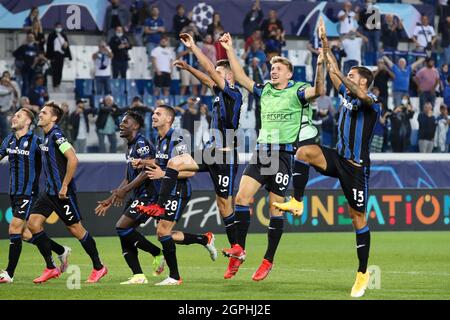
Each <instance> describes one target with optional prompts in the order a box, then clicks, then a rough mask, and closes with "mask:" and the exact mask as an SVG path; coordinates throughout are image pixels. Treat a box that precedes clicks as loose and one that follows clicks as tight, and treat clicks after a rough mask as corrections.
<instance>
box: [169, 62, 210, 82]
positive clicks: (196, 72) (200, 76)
mask: <svg viewBox="0 0 450 320" xmlns="http://www.w3.org/2000/svg"><path fill="white" fill-rule="evenodd" d="M173 65H174V66H175V67H178V68H180V69H182V70H186V71H188V72H190V73H192V75H193V76H194V77H196V78H197V79H198V80H199V81H200V82H201V83H203V84H204V85H205V86H207V87H209V88H211V89H212V88H213V86H214V83H215V82H214V81H213V80H212V79H211V78H210V77H208V76H207V75H206V74H204V73H203V72H201V71H200V70H197V69H195V68H194V67H192V66H190V65H188V64H187V63H186V61H183V60H176V61H175V62H174V63H173Z"/></svg>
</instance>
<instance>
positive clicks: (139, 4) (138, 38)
mask: <svg viewBox="0 0 450 320" xmlns="http://www.w3.org/2000/svg"><path fill="white" fill-rule="evenodd" d="M130 16H131V19H130V20H131V25H130V32H132V33H133V38H134V43H135V44H136V45H137V46H143V45H144V41H143V40H144V39H143V38H142V37H143V35H144V23H145V20H147V19H148V17H149V16H150V15H149V14H148V3H147V1H144V0H134V1H133V2H132V4H131V6H130Z"/></svg>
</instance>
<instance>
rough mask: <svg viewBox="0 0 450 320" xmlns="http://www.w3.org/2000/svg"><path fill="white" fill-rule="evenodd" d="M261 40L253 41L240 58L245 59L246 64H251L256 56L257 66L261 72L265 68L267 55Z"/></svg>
mask: <svg viewBox="0 0 450 320" xmlns="http://www.w3.org/2000/svg"><path fill="white" fill-rule="evenodd" d="M262 47H263V45H262V42H261V41H254V42H253V43H252V45H251V47H250V49H249V50H248V51H247V52H245V53H244V55H243V56H242V59H244V60H245V63H246V64H247V65H249V64H251V63H252V61H253V59H254V58H258V61H259V62H258V63H259V67H260V68H261V69H262V71H263V74H264V73H265V71H266V69H267V65H266V61H267V57H266V54H265V53H264V50H263V48H262Z"/></svg>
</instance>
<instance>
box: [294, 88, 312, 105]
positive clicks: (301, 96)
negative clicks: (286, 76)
mask: <svg viewBox="0 0 450 320" xmlns="http://www.w3.org/2000/svg"><path fill="white" fill-rule="evenodd" d="M309 87H311V85H310V84H309V83H304V84H303V85H302V86H301V87H299V88H298V90H297V97H298V100H299V101H300V102H301V103H302V104H303V105H305V104H307V103H308V100H307V99H306V93H305V90H306V88H309Z"/></svg>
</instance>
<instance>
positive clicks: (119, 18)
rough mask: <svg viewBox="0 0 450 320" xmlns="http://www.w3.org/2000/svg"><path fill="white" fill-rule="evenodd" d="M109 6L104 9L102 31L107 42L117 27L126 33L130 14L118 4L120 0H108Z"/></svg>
mask: <svg viewBox="0 0 450 320" xmlns="http://www.w3.org/2000/svg"><path fill="white" fill-rule="evenodd" d="M110 1H111V5H110V6H108V7H107V8H106V12H105V21H104V24H103V31H104V32H106V41H107V42H109V41H110V40H111V38H112V37H113V36H114V33H115V32H116V28H117V27H122V28H123V29H124V30H125V31H128V25H129V24H130V12H129V11H128V9H127V8H126V7H125V6H123V5H121V4H120V0H110Z"/></svg>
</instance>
